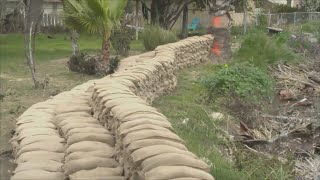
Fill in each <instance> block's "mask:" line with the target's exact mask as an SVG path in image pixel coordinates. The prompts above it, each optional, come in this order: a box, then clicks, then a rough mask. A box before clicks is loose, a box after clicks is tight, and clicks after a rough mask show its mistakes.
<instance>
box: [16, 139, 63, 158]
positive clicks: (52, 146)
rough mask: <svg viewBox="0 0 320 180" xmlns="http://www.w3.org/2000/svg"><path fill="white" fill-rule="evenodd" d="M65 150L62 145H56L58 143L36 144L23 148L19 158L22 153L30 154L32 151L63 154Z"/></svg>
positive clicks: (19, 152)
mask: <svg viewBox="0 0 320 180" xmlns="http://www.w3.org/2000/svg"><path fill="white" fill-rule="evenodd" d="M64 150H65V147H64V145H63V144H62V143H56V142H50V141H47V142H41V141H40V142H35V143H32V144H29V145H26V146H23V147H22V148H21V149H20V150H19V151H18V153H17V156H19V155H20V154H22V153H25V152H30V151H49V152H58V153H63V152H64Z"/></svg>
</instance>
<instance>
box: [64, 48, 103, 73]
mask: <svg viewBox="0 0 320 180" xmlns="http://www.w3.org/2000/svg"><path fill="white" fill-rule="evenodd" d="M98 60H99V57H98V56H90V55H88V54H85V53H79V54H77V55H73V56H71V57H70V59H69V61H68V67H69V69H70V70H71V71H74V72H79V73H85V74H90V75H93V74H96V73H97V72H98V68H97V67H96V64H97V61H98Z"/></svg>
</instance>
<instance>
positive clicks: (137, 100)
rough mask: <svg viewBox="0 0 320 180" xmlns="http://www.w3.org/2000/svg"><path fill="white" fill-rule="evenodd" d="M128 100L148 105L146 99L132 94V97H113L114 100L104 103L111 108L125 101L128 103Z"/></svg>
mask: <svg viewBox="0 0 320 180" xmlns="http://www.w3.org/2000/svg"><path fill="white" fill-rule="evenodd" d="M128 102H135V103H139V104H143V105H147V103H146V102H145V101H144V100H142V99H140V98H138V97H134V96H132V97H126V98H122V97H121V98H117V99H112V100H109V101H106V102H105V103H104V106H105V107H108V108H110V109H111V108H113V107H115V106H118V105H120V104H123V103H128Z"/></svg>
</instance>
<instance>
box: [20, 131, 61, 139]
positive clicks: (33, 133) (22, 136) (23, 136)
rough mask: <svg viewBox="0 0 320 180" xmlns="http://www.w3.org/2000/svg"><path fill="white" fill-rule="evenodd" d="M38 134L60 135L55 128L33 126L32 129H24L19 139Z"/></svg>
mask: <svg viewBox="0 0 320 180" xmlns="http://www.w3.org/2000/svg"><path fill="white" fill-rule="evenodd" d="M36 135H48V136H59V133H58V131H57V130H55V129H51V128H32V129H23V130H22V131H20V133H19V135H18V140H21V139H23V138H25V137H30V136H36Z"/></svg>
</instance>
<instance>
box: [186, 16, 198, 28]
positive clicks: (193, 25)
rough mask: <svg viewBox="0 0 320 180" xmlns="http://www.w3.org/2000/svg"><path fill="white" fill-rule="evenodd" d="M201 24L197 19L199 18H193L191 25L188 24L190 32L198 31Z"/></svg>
mask: <svg viewBox="0 0 320 180" xmlns="http://www.w3.org/2000/svg"><path fill="white" fill-rule="evenodd" d="M199 23H200V18H197V17H196V18H193V19H192V22H191V24H188V30H192V31H194V30H196V29H198V26H199Z"/></svg>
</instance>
